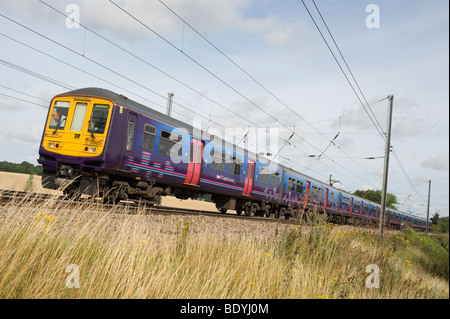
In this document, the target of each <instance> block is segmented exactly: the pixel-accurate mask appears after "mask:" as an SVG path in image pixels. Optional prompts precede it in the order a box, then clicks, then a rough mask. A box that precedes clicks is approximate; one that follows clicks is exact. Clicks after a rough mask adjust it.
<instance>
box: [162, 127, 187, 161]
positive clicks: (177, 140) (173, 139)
mask: <svg viewBox="0 0 450 319" xmlns="http://www.w3.org/2000/svg"><path fill="white" fill-rule="evenodd" d="M160 136H161V138H160V139H159V148H158V152H159V154H161V155H165V156H170V155H171V154H170V153H171V150H172V147H173V146H174V145H175V144H181V141H182V136H181V135H178V134H175V133H171V132H168V131H164V130H161V135H160ZM181 152H182V148H181V146H180V149H179V150H178V152H177V154H176V155H177V156H179V157H181Z"/></svg>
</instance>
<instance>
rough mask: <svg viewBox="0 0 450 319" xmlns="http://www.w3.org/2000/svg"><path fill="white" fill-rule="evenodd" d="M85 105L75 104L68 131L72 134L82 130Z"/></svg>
mask: <svg viewBox="0 0 450 319" xmlns="http://www.w3.org/2000/svg"><path fill="white" fill-rule="evenodd" d="M86 110H87V103H82V102H77V104H76V105H75V111H74V113H73V118H72V125H71V126H70V130H71V131H74V132H81V130H82V129H83V123H84V118H85V116H86Z"/></svg>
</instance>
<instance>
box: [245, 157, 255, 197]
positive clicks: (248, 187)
mask: <svg viewBox="0 0 450 319" xmlns="http://www.w3.org/2000/svg"><path fill="white" fill-rule="evenodd" d="M255 164H256V163H255V162H253V161H251V160H248V162H247V172H246V173H245V184H244V192H243V193H242V195H244V196H251V194H252V190H253V177H254V176H255Z"/></svg>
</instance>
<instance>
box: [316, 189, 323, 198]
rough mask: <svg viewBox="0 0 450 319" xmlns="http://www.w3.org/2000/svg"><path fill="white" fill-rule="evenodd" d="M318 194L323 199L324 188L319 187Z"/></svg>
mask: <svg viewBox="0 0 450 319" xmlns="http://www.w3.org/2000/svg"><path fill="white" fill-rule="evenodd" d="M317 195H318V196H319V197H318V198H319V199H322V198H323V188H318V190H317Z"/></svg>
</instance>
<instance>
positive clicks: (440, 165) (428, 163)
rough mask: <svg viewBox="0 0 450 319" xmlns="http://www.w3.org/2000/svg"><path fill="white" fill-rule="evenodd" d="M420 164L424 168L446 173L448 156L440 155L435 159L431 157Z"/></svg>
mask: <svg viewBox="0 0 450 319" xmlns="http://www.w3.org/2000/svg"><path fill="white" fill-rule="evenodd" d="M421 164H422V166H423V167H425V168H431V169H434V170H437V171H440V172H448V171H449V155H448V153H441V154H439V155H438V156H436V157H432V158H429V159H427V160H425V161H423V162H422V163H421Z"/></svg>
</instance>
